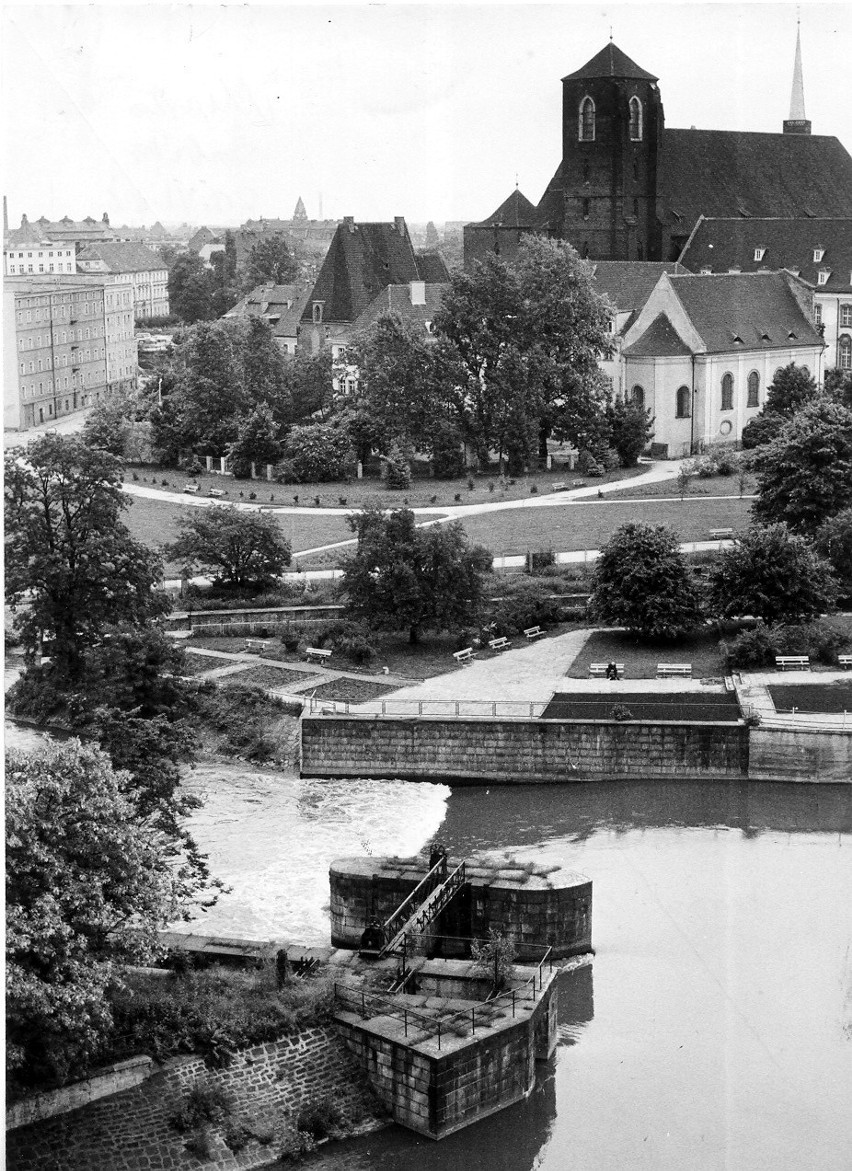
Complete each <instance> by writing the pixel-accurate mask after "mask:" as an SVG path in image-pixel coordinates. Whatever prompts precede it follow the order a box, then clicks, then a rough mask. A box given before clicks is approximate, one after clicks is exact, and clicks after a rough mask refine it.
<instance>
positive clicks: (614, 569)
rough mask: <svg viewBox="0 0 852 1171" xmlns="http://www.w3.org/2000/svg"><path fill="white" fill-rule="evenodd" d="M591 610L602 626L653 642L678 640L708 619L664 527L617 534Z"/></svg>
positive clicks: (597, 578)
mask: <svg viewBox="0 0 852 1171" xmlns="http://www.w3.org/2000/svg"><path fill="white" fill-rule="evenodd" d="M591 605H592V608H593V610H594V614H595V616H596V618H597V619H598V620H599V621H600V622H603V623H605V624H606V625H608V626H626V627H627V629H628V630H631V631H635V632H636V633H637V634H641V635H645V636H646V637H650V638H676V637H677V636H678V635H681V634H683V633H685V632H686V631H688V630H690V629H692V628H693V627H695V626H697V625H698V624H699V623H700V622H701V621H702V619H703V616H704V607H703V603H702V598H701V594H700V592H699V589H698V587H697V585H696V583H695V579H694V577H693V575H692V573H691V572H690V570H689V567H688V565H687V563H686V559H685V557H684V556H683V554H682V553H681V551H680V548H679V545H678V540H677V535H676V534H675V533H673V532H672V531H671V529H667V528H666V527H665V526H664V525H648V524H626V525H622V526H621V528H620V529H617V530H616V532H615V533H613V535H612V537H610V539H609V541H608V542H607V544H606V545H605V546H604V548H603V549H602V550H601V555H600V558H599V559H598V561H597V563H596V565H595V572H594V578H593V584H592V597H591Z"/></svg>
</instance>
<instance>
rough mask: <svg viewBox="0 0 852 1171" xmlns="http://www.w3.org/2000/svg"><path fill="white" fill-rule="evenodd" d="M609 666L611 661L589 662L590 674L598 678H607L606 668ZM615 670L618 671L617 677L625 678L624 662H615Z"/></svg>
mask: <svg viewBox="0 0 852 1171" xmlns="http://www.w3.org/2000/svg"><path fill="white" fill-rule="evenodd" d="M608 666H609V663H589V674H590V675H592V676H594V678H596V679H605V678H606V669H607V667H608ZM615 671H616V676H617V678H619V679H623V678H624V663H616V664H615Z"/></svg>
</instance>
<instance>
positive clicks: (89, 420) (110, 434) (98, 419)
mask: <svg viewBox="0 0 852 1171" xmlns="http://www.w3.org/2000/svg"><path fill="white" fill-rule="evenodd" d="M130 410H131V406H130V397H129V395H127V394H126V393H125V394H121V395H113V396H112V397H111V398H108V399H105V400H104V401H103V402H102V403H97V404H96V405H95V406H94V407H93V408H92V410H91V411H90V412H89V414H88V416H87V417H86V421H85V423H84V424H83V430H82V432H81V433H80V434H81V436H82V439H83V442H84V443H86V444H87V445H88V446H89V447H94V448H99V449H100V450H101V451H108V452H110V453H111V454H112V455H116V456H119V457H121V456H123V455H124V448H125V444H126V443H127V439H128V436H129V435H130V414H129V412H130Z"/></svg>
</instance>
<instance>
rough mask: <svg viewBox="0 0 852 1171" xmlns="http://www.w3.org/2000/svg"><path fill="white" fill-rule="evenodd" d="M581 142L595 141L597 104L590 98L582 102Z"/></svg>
mask: <svg viewBox="0 0 852 1171" xmlns="http://www.w3.org/2000/svg"><path fill="white" fill-rule="evenodd" d="M579 137H580V142H594V141H595V103H594V102H593V101H592V99H591V98H590V97H588V96H587V97H585V98H583V100H582V102H580V134H579Z"/></svg>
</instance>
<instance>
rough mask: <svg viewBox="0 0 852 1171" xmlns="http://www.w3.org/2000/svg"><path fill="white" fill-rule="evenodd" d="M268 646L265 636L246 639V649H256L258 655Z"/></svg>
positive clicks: (267, 648)
mask: <svg viewBox="0 0 852 1171" xmlns="http://www.w3.org/2000/svg"><path fill="white" fill-rule="evenodd" d="M269 646H270V644H269V642H268V641H267V640H266V639H265V638H247V639H246V650H247V651H257V653H258V654H259V655H262V654H263V652H264V651H267V650H269Z"/></svg>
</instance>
